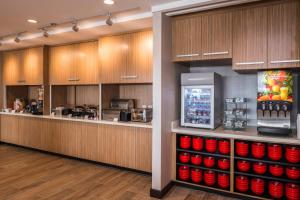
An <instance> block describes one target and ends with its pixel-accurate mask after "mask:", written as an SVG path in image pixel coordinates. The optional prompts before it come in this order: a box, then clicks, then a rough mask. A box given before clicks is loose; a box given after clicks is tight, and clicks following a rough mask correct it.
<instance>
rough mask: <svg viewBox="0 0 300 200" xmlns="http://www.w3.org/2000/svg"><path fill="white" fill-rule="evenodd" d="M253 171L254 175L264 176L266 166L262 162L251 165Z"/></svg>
mask: <svg viewBox="0 0 300 200" xmlns="http://www.w3.org/2000/svg"><path fill="white" fill-rule="evenodd" d="M253 171H254V172H255V173H256V174H265V173H266V172H267V164H265V163H262V162H255V163H253Z"/></svg>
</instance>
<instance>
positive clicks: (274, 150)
mask: <svg viewBox="0 0 300 200" xmlns="http://www.w3.org/2000/svg"><path fill="white" fill-rule="evenodd" d="M268 157H269V158H270V159H271V160H275V161H278V160H280V159H281V157H282V146H281V145H279V144H269V145H268Z"/></svg>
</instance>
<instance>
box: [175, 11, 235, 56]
mask: <svg viewBox="0 0 300 200" xmlns="http://www.w3.org/2000/svg"><path fill="white" fill-rule="evenodd" d="M172 50H173V61H195V60H210V59H224V58H231V57H232V13H231V12H230V11H218V12H208V13H204V14H202V13H200V14H196V15H187V16H179V17H174V18H173V19H172Z"/></svg>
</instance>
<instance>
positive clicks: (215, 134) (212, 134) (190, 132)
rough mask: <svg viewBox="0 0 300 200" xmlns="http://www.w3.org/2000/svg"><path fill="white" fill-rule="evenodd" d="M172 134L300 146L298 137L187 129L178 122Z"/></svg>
mask: <svg viewBox="0 0 300 200" xmlns="http://www.w3.org/2000/svg"><path fill="white" fill-rule="evenodd" d="M171 131H172V133H176V134H186V135H197V136H208V137H218V138H227V139H231V138H233V139H241V140H251V141H260V142H272V143H280V144H293V145H300V139H297V137H296V136H294V137H290V138H284V137H272V136H262V135H257V134H256V135H253V133H252V135H251V134H249V133H247V132H244V131H236V133H222V132H218V131H217V130H209V129H208V130H205V129H199V130H197V129H196V128H186V127H181V126H179V122H178V121H173V122H172V128H171Z"/></svg>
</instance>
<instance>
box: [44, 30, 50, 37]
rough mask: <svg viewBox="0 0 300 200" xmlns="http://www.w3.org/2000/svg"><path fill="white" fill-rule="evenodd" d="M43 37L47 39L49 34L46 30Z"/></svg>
mask: <svg viewBox="0 0 300 200" xmlns="http://www.w3.org/2000/svg"><path fill="white" fill-rule="evenodd" d="M43 36H44V37H45V38H47V37H49V33H48V32H47V30H44V33H43Z"/></svg>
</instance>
